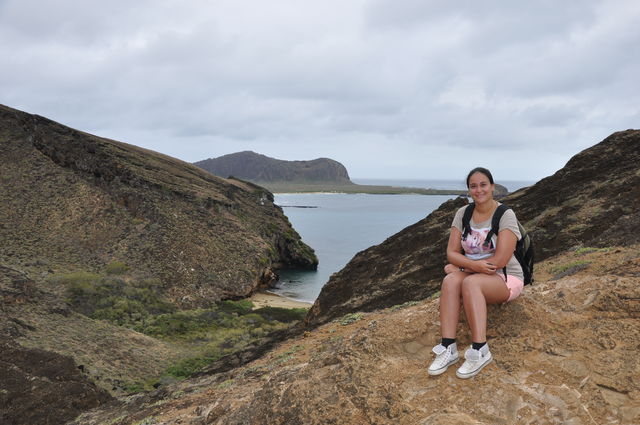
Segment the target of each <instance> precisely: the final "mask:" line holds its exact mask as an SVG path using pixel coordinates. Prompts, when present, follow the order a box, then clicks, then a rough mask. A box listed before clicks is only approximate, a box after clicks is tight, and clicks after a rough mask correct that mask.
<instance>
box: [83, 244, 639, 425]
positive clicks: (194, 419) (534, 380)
mask: <svg viewBox="0 0 640 425" xmlns="http://www.w3.org/2000/svg"><path fill="white" fill-rule="evenodd" d="M576 262H582V264H583V265H585V264H586V266H584V267H574V266H572V264H575V263H576ZM639 279H640V245H634V246H629V247H627V248H623V247H618V248H614V247H612V248H610V249H595V248H594V249H589V250H587V249H583V250H580V251H577V252H575V251H574V252H569V253H565V254H562V255H558V256H554V257H552V258H549V259H548V260H547V261H545V262H544V263H541V264H539V265H538V282H537V283H536V285H534V286H533V287H528V288H527V290H526V291H525V293H524V294H523V296H521V297H520V298H518V299H517V300H515V301H513V302H511V303H509V304H506V305H501V306H493V307H492V308H491V309H490V312H489V318H490V319H489V325H488V330H489V334H488V337H489V344H490V346H491V351H492V353H493V356H494V361H493V363H492V364H490V365H489V366H487V367H486V368H485V369H484V370H483V371H482V372H481V373H480V374H479V375H478V376H476V377H474V378H473V379H469V380H461V379H458V378H456V376H455V367H452V368H450V370H448V371H447V372H445V373H444V374H443V375H440V376H437V377H430V376H429V375H428V374H427V373H426V367H427V365H428V363H429V362H430V361H431V359H432V354H431V347H432V346H433V345H434V344H435V343H436V342H437V340H438V332H439V330H438V320H437V318H438V301H437V299H433V300H425V301H420V302H413V303H408V304H405V305H398V306H394V307H391V308H388V309H384V310H378V311H375V312H370V313H358V314H350V315H346V316H344V317H342V318H340V319H337V320H335V321H332V322H329V323H326V324H324V325H322V326H319V327H318V328H316V329H314V330H312V331H309V332H307V333H305V334H304V335H301V336H299V337H297V338H294V339H291V340H289V341H287V342H285V343H283V344H281V345H280V346H279V347H277V348H276V349H275V350H273V351H272V352H270V353H269V354H268V355H266V356H264V357H262V358H260V359H259V360H256V361H254V362H252V363H249V364H247V365H245V366H243V367H239V368H237V369H234V370H231V371H229V372H226V373H218V374H214V375H210V376H201V377H198V378H193V379H191V380H189V381H186V382H183V383H181V384H179V385H175V386H170V387H166V388H163V389H162V390H159V391H156V392H153V393H149V394H145V395H139V396H137V397H134V398H129V399H126V400H121V401H120V402H119V403H117V404H114V405H111V406H109V407H108V408H99V409H96V410H93V411H91V412H89V413H86V414H84V415H82V416H81V417H80V418H78V419H77V420H76V421H75V422H74V424H77V425H80V424H83V425H91V424H104V423H110V424H113V425H123V424H133V423H162V424H194V425H195V424H198V425H200V424H219V425H222V424H225V425H234V424H238V425H240V424H242V425H244V424H266V423H268V424H274V425H278V424H280V425H284V424H318V425H320V424H322V425H324V424H340V425H350V424H353V425H356V424H357V425H360V424H373V423H376V424H381V425H382V424H393V425H398V424H400V425H403V424H406V425H415V424H422V425H463V424H464V425H466V424H476V425H483V424H486V425H494V424H511V423H518V424H538V423H545V424H547V423H548V424H603V423H618V424H632V423H639V422H640V381H638V379H637V376H638V370H639V368H640V359H639V358H638V356H637V351H638V349H639V348H640V347H639V346H638V341H640V285H639V284H638V282H639ZM469 343H470V341H469V334H468V331H467V329H466V327H461V330H460V333H459V344H460V347H461V349H464V347H465V346H466V345H467V344H469ZM145 421H146V422H145Z"/></svg>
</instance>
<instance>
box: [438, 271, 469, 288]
mask: <svg viewBox="0 0 640 425" xmlns="http://www.w3.org/2000/svg"><path fill="white" fill-rule="evenodd" d="M463 279H464V276H461V275H460V274H459V273H449V274H448V275H446V276H445V277H444V279H442V288H441V289H442V292H443V293H445V292H456V293H460V287H461V285H462V281H463Z"/></svg>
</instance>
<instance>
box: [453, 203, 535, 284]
mask: <svg viewBox="0 0 640 425" xmlns="http://www.w3.org/2000/svg"><path fill="white" fill-rule="evenodd" d="M466 208H467V207H466V206H464V207H462V208H460V209H459V210H458V211H457V212H456V215H455V217H453V223H452V224H451V227H455V228H456V229H458V230H459V231H460V233H464V230H463V229H462V216H463V215H464V210H465V209H466ZM469 224H470V226H471V232H469V234H468V235H467V239H466V240H462V241H461V242H462V249H463V250H464V255H465V256H466V257H467V258H469V259H471V260H482V259H483V258H488V257H491V256H492V255H494V254H495V252H496V246H497V244H498V235H493V237H492V238H491V243H490V244H489V245H488V246H484V242H485V239H486V237H487V234H488V233H489V231H490V230H491V218H490V219H489V220H486V221H483V222H480V223H476V222H475V221H473V217H472V218H471V221H470V223H469ZM498 229H499V230H498V232H501V231H503V230H509V231H511V232H512V233H513V234H514V235H516V238H518V240H520V239H522V235H521V234H520V229H519V228H518V219H517V218H516V214H515V213H514V212H513V210H511V209H508V210H507V211H505V212H504V214H503V215H502V218H500V224H499V226H498ZM501 272H502V271H501V270H498V271H497V272H496V273H501ZM507 274H510V275H512V276H515V277H517V278H518V279H520V280H523V281H524V274H523V273H522V267H520V263H518V260H516V257H515V256H514V255H512V256H511V258H510V259H509V262H508V263H507Z"/></svg>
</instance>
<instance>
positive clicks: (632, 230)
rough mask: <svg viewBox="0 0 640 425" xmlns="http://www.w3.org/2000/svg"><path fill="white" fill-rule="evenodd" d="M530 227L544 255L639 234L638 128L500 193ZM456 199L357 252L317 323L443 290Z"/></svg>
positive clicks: (334, 283) (326, 297) (321, 305)
mask: <svg viewBox="0 0 640 425" xmlns="http://www.w3.org/2000/svg"><path fill="white" fill-rule="evenodd" d="M501 202H503V203H504V204H506V205H508V206H510V207H512V208H513V210H514V211H515V212H516V215H517V216H518V219H519V220H520V222H521V223H522V224H523V225H524V226H525V228H526V229H527V230H528V232H529V233H530V234H531V236H532V238H533V241H534V246H535V252H536V258H537V259H538V260H542V259H545V258H548V257H550V256H552V255H555V254H558V253H560V252H562V251H564V250H566V249H570V248H572V247H577V246H597V247H606V246H610V245H619V244H624V245H626V244H633V243H639V242H640V225H639V223H640V130H627V131H621V132H618V133H614V134H612V135H611V136H609V137H608V138H606V139H605V140H603V141H602V142H601V143H598V144H597V145H595V146H593V147H591V148H589V149H587V150H585V151H583V152H581V153H579V154H577V155H575V156H574V157H573V158H571V160H570V161H569V162H568V163H567V165H566V166H565V167H564V168H562V169H561V170H559V171H558V172H556V173H555V174H554V175H552V176H550V177H547V178H545V179H543V180H541V181H539V182H538V183H536V184H535V185H533V186H530V187H528V188H525V189H521V190H519V191H517V192H515V193H512V194H510V195H509V196H507V197H505V198H503V199H501ZM465 203H466V199H465V200H463V199H457V200H455V201H450V202H448V203H445V204H443V205H441V206H440V208H438V209H437V210H436V211H434V212H433V213H431V214H430V215H429V216H428V217H426V218H425V219H423V220H421V221H419V222H418V223H416V224H414V225H412V226H409V227H407V228H406V229H404V230H402V231H400V232H398V233H397V234H395V235H393V236H391V237H390V238H388V239H387V240H386V241H384V242H383V243H382V244H380V245H377V246H373V247H371V248H368V249H367V250H365V251H362V252H360V253H358V254H357V255H356V256H355V257H354V258H353V259H352V260H351V261H350V262H349V263H348V264H347V265H346V266H345V267H344V268H343V269H342V270H340V271H339V272H338V273H335V274H334V275H332V276H331V278H330V279H329V282H327V284H326V285H325V286H324V287H323V289H322V292H321V293H320V295H319V296H318V299H317V300H316V302H315V305H314V306H313V308H312V309H311V311H310V312H309V315H308V317H307V322H308V324H309V325H312V326H316V325H318V324H320V323H325V322H326V321H328V320H331V319H334V318H336V317H340V316H342V315H344V314H346V313H349V312H354V311H370V310H373V309H376V308H383V307H388V306H390V305H393V304H398V303H400V302H404V301H410V300H416V299H422V298H425V297H427V296H429V295H430V294H433V293H435V292H437V291H438V290H439V288H440V283H441V279H442V273H443V271H442V267H443V266H444V265H445V263H446V255H445V252H446V243H447V239H448V229H449V227H450V226H451V221H452V220H453V215H454V213H455V210H456V209H457V208H459V207H460V206H462V205H464V204H465Z"/></svg>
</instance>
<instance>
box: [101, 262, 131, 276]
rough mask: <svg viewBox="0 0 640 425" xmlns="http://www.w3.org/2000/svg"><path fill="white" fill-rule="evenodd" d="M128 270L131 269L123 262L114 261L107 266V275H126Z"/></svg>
mask: <svg viewBox="0 0 640 425" xmlns="http://www.w3.org/2000/svg"><path fill="white" fill-rule="evenodd" d="M128 270H129V267H127V265H126V264H125V263H123V262H121V261H113V262H111V263H109V264H107V267H106V268H105V272H106V273H107V274H115V275H121V274H125V273H126V272H127V271H128Z"/></svg>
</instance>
